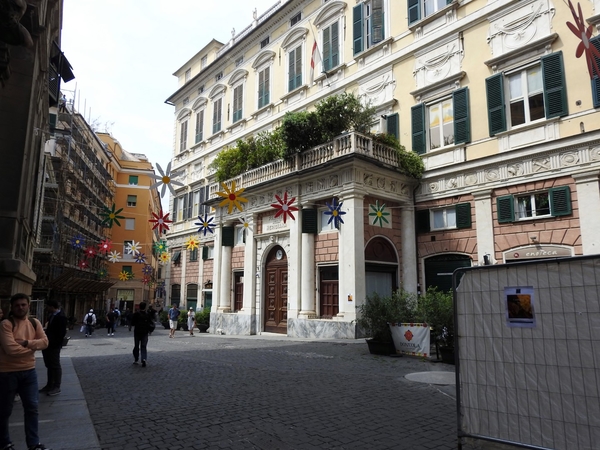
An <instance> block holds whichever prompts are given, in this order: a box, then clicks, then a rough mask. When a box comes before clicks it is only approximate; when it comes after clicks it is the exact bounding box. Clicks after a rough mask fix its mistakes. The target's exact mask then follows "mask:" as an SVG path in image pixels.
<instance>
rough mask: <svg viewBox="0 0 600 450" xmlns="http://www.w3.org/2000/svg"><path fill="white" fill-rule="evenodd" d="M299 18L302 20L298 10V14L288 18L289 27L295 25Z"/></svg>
mask: <svg viewBox="0 0 600 450" xmlns="http://www.w3.org/2000/svg"><path fill="white" fill-rule="evenodd" d="M301 20H302V13H301V12H299V13H298V14H296V15H295V16H294V17H292V18H291V19H290V27H293V26H294V25H296V24H297V23H298V22H300V21H301Z"/></svg>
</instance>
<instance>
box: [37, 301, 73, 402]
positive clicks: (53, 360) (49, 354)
mask: <svg viewBox="0 0 600 450" xmlns="http://www.w3.org/2000/svg"><path fill="white" fill-rule="evenodd" d="M46 311H47V313H48V322H47V325H46V336H48V348H46V349H45V350H42V355H43V357H44V365H45V366H46V369H47V370H48V381H47V383H46V386H44V387H43V388H42V389H40V392H46V393H47V394H48V395H50V396H54V395H58V394H60V383H61V381H62V367H61V366H60V349H61V348H62V343H63V339H64V337H65V334H67V316H65V313H64V312H63V311H62V310H61V309H60V305H59V304H58V302H57V301H56V300H47V301H46Z"/></svg>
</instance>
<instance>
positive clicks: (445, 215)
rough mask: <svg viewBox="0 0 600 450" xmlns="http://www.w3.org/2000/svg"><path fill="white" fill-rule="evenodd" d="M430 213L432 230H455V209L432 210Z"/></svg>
mask: <svg viewBox="0 0 600 450" xmlns="http://www.w3.org/2000/svg"><path fill="white" fill-rule="evenodd" d="M430 212H431V223H432V227H431V229H432V230H443V229H446V228H456V209H455V208H454V207H451V208H441V209H432V210H431V211H430Z"/></svg>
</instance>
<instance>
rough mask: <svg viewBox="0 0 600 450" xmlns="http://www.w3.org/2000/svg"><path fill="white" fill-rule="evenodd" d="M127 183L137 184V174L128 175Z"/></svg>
mask: <svg viewBox="0 0 600 450" xmlns="http://www.w3.org/2000/svg"><path fill="white" fill-rule="evenodd" d="M129 184H131V185H135V186H137V184H138V176H137V175H129Z"/></svg>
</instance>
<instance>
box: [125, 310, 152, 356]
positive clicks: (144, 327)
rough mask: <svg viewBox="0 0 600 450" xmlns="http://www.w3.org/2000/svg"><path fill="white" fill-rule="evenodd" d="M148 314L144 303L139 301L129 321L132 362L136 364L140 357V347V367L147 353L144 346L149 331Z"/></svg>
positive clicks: (146, 343)
mask: <svg viewBox="0 0 600 450" xmlns="http://www.w3.org/2000/svg"><path fill="white" fill-rule="evenodd" d="M150 320H151V319H150V316H149V315H148V313H147V312H146V303H145V302H142V303H140V309H139V311H136V312H135V313H134V314H133V316H132V317H131V322H130V323H129V331H131V327H134V330H133V359H134V361H133V363H134V364H137V363H138V359H139V357H140V347H141V352H142V355H141V356H142V367H146V358H147V357H148V353H147V351H146V347H147V345H148V333H149V332H150Z"/></svg>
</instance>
